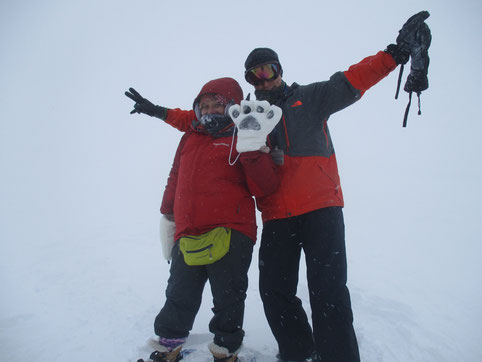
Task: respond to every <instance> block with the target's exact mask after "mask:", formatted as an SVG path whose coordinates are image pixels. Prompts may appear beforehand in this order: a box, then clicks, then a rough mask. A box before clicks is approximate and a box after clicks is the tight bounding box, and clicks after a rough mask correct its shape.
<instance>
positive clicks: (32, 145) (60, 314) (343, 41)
mask: <svg viewBox="0 0 482 362" xmlns="http://www.w3.org/2000/svg"><path fill="white" fill-rule="evenodd" d="M232 6H233V9H234V10H228V9H227V8H226V2H225V1H214V0H213V1H206V2H198V1H194V0H192V1H178V2H176V3H174V2H172V3H171V2H167V1H166V2H156V1H149V0H143V1H139V2H132V1H127V0H116V1H114V0H104V1H98V0H83V1H61V0H47V1H42V2H19V1H14V0H6V1H2V3H1V4H0V30H1V31H0V44H1V46H2V56H1V57H0V79H2V87H0V100H1V105H2V106H1V107H0V200H1V201H0V288H1V296H0V356H1V357H0V360H1V361H15V362H17V361H18V362H20V361H25V360H28V361H36V362H37V361H38V362H47V361H49V362H50V361H59V362H63V361H71V362H85V361H89V362H90V361H94V362H97V361H98V362H104V361H116V362H117V361H135V360H136V359H137V358H139V357H147V356H148V354H149V352H150V351H149V350H148V349H147V348H146V345H145V341H146V340H147V339H148V338H149V336H150V335H151V334H152V323H153V318H154V317H155V315H156V314H157V312H158V311H159V308H160V307H161V306H162V304H163V301H164V289H165V286H166V280H167V276H168V270H169V265H168V264H167V263H166V262H165V261H164V260H163V259H162V256H161V248H160V245H159V242H158V235H157V227H158V217H159V204H160V198H161V193H162V189H163V187H164V184H165V182H166V179H167V174H168V172H169V169H170V165H171V162H172V158H173V155H174V152H175V149H176V146H177V143H178V141H179V138H180V135H179V133H178V132H177V131H175V130H173V129H171V128H169V127H168V126H166V125H162V124H160V122H159V121H157V120H154V119H151V118H149V117H143V116H139V115H129V111H130V109H131V108H130V107H131V106H132V102H131V101H130V100H129V99H127V98H126V97H124V95H123V93H124V91H125V90H126V89H127V88H128V87H131V86H133V87H134V88H136V89H137V90H138V91H139V92H141V94H143V95H144V96H146V97H148V98H150V99H151V100H152V101H153V102H156V103H159V104H162V105H165V106H168V107H182V108H189V107H191V105H192V100H193V98H194V96H195V95H196V94H197V92H198V91H199V89H200V88H201V86H202V85H203V84H204V83H205V82H206V81H208V80H211V79H214V78H218V77H222V76H231V77H234V78H235V79H237V80H238V81H239V82H240V84H241V85H242V87H243V90H244V91H245V94H247V93H248V92H252V88H251V87H250V86H249V85H248V84H246V82H245V81H244V79H243V62H244V59H245V57H246V55H247V54H248V53H249V51H251V50H252V48H254V47H257V46H269V47H272V48H273V49H275V50H276V51H277V52H278V54H279V56H280V60H281V63H282V64H283V69H284V79H285V80H286V81H287V82H288V83H291V82H294V81H296V82H299V83H301V84H306V83H309V82H313V81H317V80H324V79H327V78H328V77H329V76H330V75H331V74H332V73H333V72H335V71H337V70H342V69H346V67H348V66H349V65H351V64H352V63H355V62H357V61H359V60H361V59H362V58H363V57H364V56H367V55H371V54H373V53H375V52H376V51H378V50H380V49H383V48H384V47H385V46H386V45H387V44H388V43H390V42H393V41H394V39H395V37H396V35H397V32H398V30H399V29H400V27H401V25H402V24H403V22H404V21H405V20H406V18H408V17H409V16H410V15H412V14H413V13H415V12H418V11H420V10H423V9H427V10H429V11H430V13H431V17H430V18H429V20H428V23H429V25H430V27H431V29H432V34H433V42H432V47H431V51H430V56H431V65H430V71H429V81H430V88H429V90H428V91H427V92H424V93H423V94H422V115H421V116H417V115H416V113H417V112H416V111H417V110H416V104H415V103H416V102H414V103H413V104H412V110H411V113H410V116H409V119H408V127H407V128H406V129H403V128H402V126H401V124H402V117H403V112H404V110H405V106H406V102H407V101H408V97H407V95H406V94H405V93H403V92H402V93H403V94H402V95H401V96H400V99H399V100H398V101H395V100H394V99H393V94H394V92H395V86H396V80H397V75H398V71H395V72H394V73H393V74H391V75H390V76H389V77H387V79H385V80H383V81H382V82H381V83H380V84H378V85H377V86H375V87H374V88H373V89H371V90H370V91H368V92H367V94H366V95H364V97H363V99H362V100H361V101H360V102H358V103H357V104H355V105H353V106H351V107H349V108H347V109H346V110H343V111H342V112H340V113H339V114H336V115H334V116H333V117H332V118H331V120H330V129H331V133H332V138H333V141H334V144H335V148H336V151H337V157H338V163H339V168H340V174H341V180H342V186H343V191H344V195H345V201H346V207H345V224H346V232H347V235H346V243H347V253H348V263H349V264H348V266H349V287H350V290H351V295H352V304H353V309H354V316H355V328H356V332H357V336H358V341H359V346H360V352H361V356H362V360H363V361H365V362H378V361H381V362H392V361H393V362H412V361H414V362H478V361H482V347H481V343H480V341H482V328H481V327H480V326H481V324H482V290H481V285H482V263H480V257H481V255H482V243H481V241H482V237H481V235H482V224H481V215H482V191H481V185H482V167H481V159H482V146H481V142H480V135H481V134H482V122H481V116H480V115H481V111H482V109H481V103H480V99H479V93H480V84H481V83H482V77H481V72H480V59H481V58H482V54H481V52H482V50H481V48H480V47H478V46H477V44H478V43H479V42H480V41H479V36H480V34H481V33H482V29H481V23H480V16H479V14H481V10H482V5H481V3H480V2H478V1H470V0H469V1H465V2H462V3H454V2H448V1H439V0H437V1H435V0H407V1H404V2H397V3H393V4H390V5H387V3H386V2H383V1H377V0H369V1H365V2H359V3H356V2H348V3H347V2H339V3H334V4H324V3H322V2H318V1H310V0H300V1H297V2H295V3H293V2H290V1H271V0H267V1H259V0H256V1H254V0H246V1H243V2H239V3H238V2H234V3H233V5H232ZM260 21H261V22H262V26H261V25H260ZM407 73H408V71H407V70H406V74H405V75H407ZM254 253H255V255H254V258H253V263H252V266H251V270H250V286H249V290H248V300H247V309H246V315H245V330H246V339H245V344H244V349H243V351H242V352H241V357H242V358H243V359H244V361H249V360H250V359H251V358H252V357H256V359H257V361H266V362H273V361H275V357H274V356H275V354H276V352H277V348H276V343H275V340H274V338H273V337H272V335H271V332H270V331H269V328H268V325H267V323H266V321H265V318H264V314H263V309H262V305H261V302H260V298H259V296H258V287H257V278H258V271H257V248H255V252H254ZM304 272H305V270H304V266H302V270H301V274H302V276H301V278H300V285H299V296H300V298H301V299H302V300H303V301H304V306H305V308H306V309H307V311H308V313H309V303H308V298H307V288H306V283H305V278H304ZM210 307H211V297H210V293H209V288H206V293H205V297H204V301H203V305H202V307H201V311H200V313H199V315H198V316H197V319H196V323H195V326H194V329H193V331H192V335H191V337H190V338H189V341H188V347H189V346H190V347H192V348H195V349H197V353H195V354H191V355H189V356H188V357H186V361H187V362H189V361H191V362H194V361H195V362H198V361H200V362H204V361H208V360H209V354H208V351H207V343H208V341H210V339H211V335H210V334H209V332H208V327H207V325H208V321H209V320H210V318H211V310H210Z"/></svg>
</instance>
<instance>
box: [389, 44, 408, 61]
mask: <svg viewBox="0 0 482 362" xmlns="http://www.w3.org/2000/svg"><path fill="white" fill-rule="evenodd" d="M385 53H388V54H390V55H391V56H392V57H393V60H395V63H397V65H400V64H406V63H407V62H408V58H409V57H410V52H407V51H405V50H404V49H402V48H401V47H399V46H398V45H396V44H389V45H388V46H387V49H385Z"/></svg>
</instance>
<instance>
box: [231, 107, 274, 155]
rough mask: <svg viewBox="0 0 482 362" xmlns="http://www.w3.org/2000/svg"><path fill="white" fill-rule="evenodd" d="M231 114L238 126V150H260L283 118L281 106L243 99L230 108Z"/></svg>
mask: <svg viewBox="0 0 482 362" xmlns="http://www.w3.org/2000/svg"><path fill="white" fill-rule="evenodd" d="M228 112H229V115H230V116H231V119H232V120H233V122H234V124H235V125H236V127H237V128H238V141H237V143H236V150H237V151H238V152H239V153H241V152H248V151H258V150H259V149H260V148H261V147H263V146H265V145H266V137H267V136H268V134H269V133H270V132H271V131H272V130H273V128H274V127H275V126H276V125H277V124H278V122H279V120H280V119H281V114H282V111H281V108H279V107H277V106H274V105H270V104H269V103H268V102H267V101H244V100H243V101H241V105H238V104H235V105H233V106H231V107H230V108H229V111H228Z"/></svg>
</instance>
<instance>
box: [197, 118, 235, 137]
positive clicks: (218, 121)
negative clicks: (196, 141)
mask: <svg viewBox="0 0 482 362" xmlns="http://www.w3.org/2000/svg"><path fill="white" fill-rule="evenodd" d="M199 123H200V124H201V125H202V126H203V128H204V129H205V130H206V132H208V133H209V134H211V135H215V134H217V133H218V132H219V131H221V130H223V129H224V128H226V127H227V126H229V125H230V124H232V123H233V121H232V120H231V117H229V116H226V115H224V114H205V115H204V116H201V119H200V120H199Z"/></svg>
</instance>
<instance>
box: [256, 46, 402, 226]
mask: <svg viewBox="0 0 482 362" xmlns="http://www.w3.org/2000/svg"><path fill="white" fill-rule="evenodd" d="M396 66H397V65H396V63H395V61H394V60H393V58H392V56H391V55H389V54H388V53H385V52H379V53H377V54H376V55H374V56H371V57H367V58H365V59H363V60H362V61H361V62H360V63H358V64H355V65H352V66H351V67H350V68H349V69H348V70H347V71H345V72H337V73H335V74H334V75H333V76H332V77H331V78H330V79H329V80H328V81H325V82H317V83H312V84H309V85H304V86H302V85H298V84H296V83H294V84H292V85H291V86H290V87H287V88H286V91H285V93H284V96H283V98H282V99H281V100H280V102H278V104H277V106H279V107H280V108H281V109H282V110H283V117H282V120H281V121H280V123H279V124H278V125H277V126H276V127H275V129H274V130H273V132H272V133H270V135H269V137H268V145H269V146H270V148H272V149H273V148H274V147H278V148H279V149H281V150H283V151H284V154H285V157H284V165H283V166H280V167H279V173H280V178H281V184H280V187H279V188H278V190H277V191H276V192H275V193H274V194H272V195H270V196H267V197H264V198H261V199H258V200H257V202H258V206H259V208H260V210H262V218H263V221H267V220H273V219H280V218H286V217H291V216H296V215H301V214H304V213H307V212H310V211H313V210H317V209H320V208H324V207H330V206H344V201H343V193H342V190H341V185H340V177H339V174H338V166H337V162H336V156H335V150H334V147H333V143H332V140H331V137H330V131H329V129H328V119H329V117H330V115H332V114H333V113H335V112H338V111H340V110H342V109H343V108H345V107H347V106H349V105H351V104H353V103H354V102H356V101H357V100H359V99H360V98H361V96H362V95H363V93H364V92H365V91H367V90H368V89H369V88H370V87H371V86H373V85H375V84H376V83H378V82H379V81H380V80H381V79H383V78H384V77H386V76H387V75H388V74H389V73H390V72H391V71H392V70H394V69H395V68H396Z"/></svg>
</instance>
